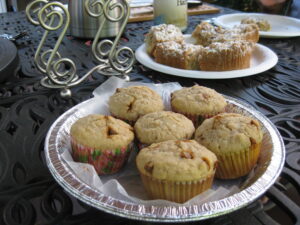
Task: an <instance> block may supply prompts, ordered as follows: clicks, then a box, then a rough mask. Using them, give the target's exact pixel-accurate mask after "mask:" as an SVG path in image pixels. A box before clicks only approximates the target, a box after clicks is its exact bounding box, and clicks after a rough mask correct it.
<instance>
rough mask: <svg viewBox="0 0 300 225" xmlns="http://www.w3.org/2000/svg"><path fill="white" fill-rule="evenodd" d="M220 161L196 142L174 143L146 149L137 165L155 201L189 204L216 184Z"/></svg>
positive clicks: (166, 142) (171, 141) (173, 141)
mask: <svg viewBox="0 0 300 225" xmlns="http://www.w3.org/2000/svg"><path fill="white" fill-rule="evenodd" d="M216 163H217V158H216V156H215V154H214V153H212V152H211V151H209V150H207V149H206V148H205V147H204V146H202V145H200V144H198V143H197V142H196V141H194V140H176V141H175V140H170V141H165V142H160V143H155V144H152V145H150V146H149V147H147V148H143V149H142V150H141V151H140V152H139V154H138V155H137V157H136V164H137V168H138V171H139V173H140V176H141V179H142V181H143V184H144V187H145V189H146V191H147V194H148V195H149V197H150V198H151V199H165V200H169V201H174V202H178V203H183V202H186V201H187V200H189V199H191V198H193V197H194V196H196V195H198V194H200V193H202V192H203V191H205V190H207V189H209V188H210V187H211V185H212V182H213V178H214V174H215V170H216Z"/></svg>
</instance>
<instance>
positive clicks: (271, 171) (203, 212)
mask: <svg viewBox="0 0 300 225" xmlns="http://www.w3.org/2000/svg"><path fill="white" fill-rule="evenodd" d="M225 98H226V100H227V102H228V108H227V111H228V112H236V113H240V114H243V115H247V116H250V117H252V118H255V119H257V120H258V121H260V123H261V125H262V129H263V132H264V138H263V143H262V151H261V154H260V158H259V161H258V163H257V166H256V168H255V169H254V171H253V172H252V173H253V174H252V175H251V177H250V178H249V179H246V180H245V182H243V183H242V185H241V186H240V187H239V188H240V192H238V193H235V194H232V195H230V196H228V197H226V198H223V199H220V200H217V201H211V202H206V203H202V204H194V205H190V206H181V205H179V206H173V205H172V206H160V205H151V206H149V205H143V204H133V203H131V202H126V201H122V200H120V199H116V198H113V197H111V196H108V195H105V194H103V193H101V192H100V191H99V190H97V189H95V188H93V187H91V186H89V185H88V184H86V183H85V182H83V181H82V180H80V179H79V178H78V177H77V176H76V174H75V173H74V171H73V170H72V169H71V168H70V167H69V165H68V164H67V163H66V162H65V161H64V160H63V159H62V156H61V154H62V153H63V152H62V148H61V146H62V144H63V142H68V141H69V140H68V139H67V138H64V136H65V137H67V136H68V134H63V133H62V132H65V130H69V128H70V127H71V125H72V123H73V122H74V121H76V120H77V118H79V117H83V116H86V115H87V114H90V113H88V110H81V109H86V108H88V107H89V106H90V105H91V104H95V100H94V99H93V98H92V99H90V100H87V101H85V102H82V103H81V104H79V105H77V106H75V107H73V108H71V109H70V110H68V111H67V112H65V113H64V114H63V115H61V116H60V117H59V118H58V119H57V120H56V121H55V122H54V124H53V125H52V126H51V128H50V130H49V131H48V134H47V137H46V141H45V155H46V160H47V165H48V167H49V170H50V172H51V173H52V175H53V176H54V178H55V179H56V180H57V182H58V183H59V184H60V185H61V186H62V187H63V188H64V189H65V190H66V191H67V192H69V193H70V194H72V195H73V196H75V197H76V198H78V199H80V200H81V201H83V202H85V203H86V204H88V205H91V206H93V207H95V208H98V209H100V210H103V211H105V212H108V213H111V214H114V215H118V216H122V217H126V218H130V219H137V220H144V221H156V222H184V221H194V220H204V219H208V218H212V217H216V216H220V215H223V214H227V213H230V212H232V211H234V210H237V209H240V208H242V207H244V206H246V205H248V204H250V203H251V202H253V201H254V200H256V199H257V198H259V197H260V196H261V195H262V194H263V193H264V192H266V191H267V190H268V188H270V187H271V186H272V185H273V183H274V182H275V181H276V179H277V178H278V176H279V175H280V172H281V170H282V168H283V165H284V161H285V147H284V143H283V141H282V138H281V136H280V134H279V132H278V130H277V129H276V127H275V126H274V124H273V123H272V122H271V121H270V120H269V119H268V118H266V117H265V116H264V115H263V114H262V113H260V112H258V111H257V110H255V109H254V108H253V107H252V106H250V105H249V104H246V103H245V102H242V101H240V100H237V99H234V98H231V97H227V96H225Z"/></svg>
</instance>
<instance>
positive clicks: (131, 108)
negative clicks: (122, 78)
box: [108, 86, 164, 121]
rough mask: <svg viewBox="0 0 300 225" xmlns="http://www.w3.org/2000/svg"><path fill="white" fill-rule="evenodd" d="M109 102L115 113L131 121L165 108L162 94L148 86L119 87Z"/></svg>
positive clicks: (112, 111)
mask: <svg viewBox="0 0 300 225" xmlns="http://www.w3.org/2000/svg"><path fill="white" fill-rule="evenodd" d="M108 104H109V110H110V112H111V113H112V114H113V115H115V116H116V117H119V118H122V119H126V120H129V121H136V120H137V119H138V118H139V117H140V116H143V115H145V114H148V113H151V112H156V111H162V110H163V108H164V105H163V101H162V99H161V97H160V95H159V94H157V93H156V92H155V91H153V90H152V89H150V88H148V87H146V86H131V87H127V88H117V89H116V92H115V93H114V94H113V95H112V96H111V97H110V99H109V103H108Z"/></svg>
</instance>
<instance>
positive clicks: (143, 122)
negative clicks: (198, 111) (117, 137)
mask: <svg viewBox="0 0 300 225" xmlns="http://www.w3.org/2000/svg"><path fill="white" fill-rule="evenodd" d="M134 131H135V134H136V137H137V139H138V140H139V142H140V143H141V144H144V145H150V144H152V143H158V142H162V141H167V140H184V139H190V138H191V137H192V136H193V134H194V131H195V127H194V125H193V123H192V121H191V120H189V119H188V118H186V117H185V116H184V115H181V114H179V113H175V112H170V111H160V112H154V113H149V114H147V115H145V116H143V117H141V118H139V119H138V120H137V121H136V123H135V125H134Z"/></svg>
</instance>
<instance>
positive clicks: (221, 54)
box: [198, 40, 254, 71]
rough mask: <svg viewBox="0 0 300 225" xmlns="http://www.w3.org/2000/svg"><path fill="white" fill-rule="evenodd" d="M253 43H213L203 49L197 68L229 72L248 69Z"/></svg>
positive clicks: (240, 41) (237, 41) (236, 41)
mask: <svg viewBox="0 0 300 225" xmlns="http://www.w3.org/2000/svg"><path fill="white" fill-rule="evenodd" d="M253 49H254V43H252V42H248V41H243V40H235V41H228V42H223V43H221V42H215V43H212V44H211V45H209V46H208V47H205V48H204V49H203V50H202V52H201V54H200V56H199V58H198V59H199V68H200V70H204V71H229V70H239V69H245V68H249V67H250V63H251V55H252V52H253Z"/></svg>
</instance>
